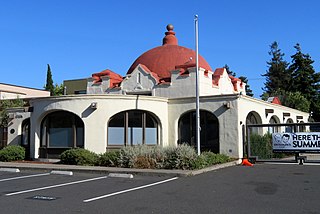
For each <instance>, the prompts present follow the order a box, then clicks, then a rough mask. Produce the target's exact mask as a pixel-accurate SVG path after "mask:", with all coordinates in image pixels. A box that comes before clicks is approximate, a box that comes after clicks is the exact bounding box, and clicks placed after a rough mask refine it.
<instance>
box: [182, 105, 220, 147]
mask: <svg viewBox="0 0 320 214" xmlns="http://www.w3.org/2000/svg"><path fill="white" fill-rule="evenodd" d="M200 127H201V131H200V146H201V148H200V150H201V151H212V152H214V153H219V149H220V147H219V121H218V119H217V118H216V116H215V115H213V114H212V113H210V112H207V111H200ZM178 143H179V144H188V145H190V146H193V147H194V148H197V143H196V112H195V111H192V112H189V113H186V114H184V115H182V116H181V118H180V119H179V140H178Z"/></svg>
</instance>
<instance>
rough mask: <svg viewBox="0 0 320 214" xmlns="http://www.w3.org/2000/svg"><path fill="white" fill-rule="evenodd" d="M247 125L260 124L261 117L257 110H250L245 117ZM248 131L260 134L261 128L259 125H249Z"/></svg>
mask: <svg viewBox="0 0 320 214" xmlns="http://www.w3.org/2000/svg"><path fill="white" fill-rule="evenodd" d="M246 124H247V125H255V124H261V118H260V116H259V114H258V113H257V112H250V113H249V114H248V115H247V118H246ZM249 130H250V133H256V134H260V133H261V132H262V131H261V130H262V129H261V128H260V127H249Z"/></svg>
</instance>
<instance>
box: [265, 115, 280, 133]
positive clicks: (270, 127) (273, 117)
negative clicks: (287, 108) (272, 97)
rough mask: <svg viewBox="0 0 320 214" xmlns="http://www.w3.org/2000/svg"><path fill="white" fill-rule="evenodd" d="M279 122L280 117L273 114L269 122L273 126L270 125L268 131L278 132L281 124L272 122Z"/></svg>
mask: <svg viewBox="0 0 320 214" xmlns="http://www.w3.org/2000/svg"><path fill="white" fill-rule="evenodd" d="M277 123H279V119H278V118H277V117H276V116H272V117H271V118H270V120H269V124H271V126H269V128H268V132H269V133H276V132H279V128H280V127H279V126H272V124H277Z"/></svg>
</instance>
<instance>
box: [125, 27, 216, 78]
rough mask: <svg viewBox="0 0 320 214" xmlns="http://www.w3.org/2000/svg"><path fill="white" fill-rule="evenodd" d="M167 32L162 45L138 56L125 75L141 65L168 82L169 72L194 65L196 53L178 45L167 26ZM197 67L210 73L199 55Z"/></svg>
mask: <svg viewBox="0 0 320 214" xmlns="http://www.w3.org/2000/svg"><path fill="white" fill-rule="evenodd" d="M167 30H168V32H166V33H165V34H166V36H165V37H164V38H163V45H162V46H159V47H156V48H153V49H151V50H149V51H147V52H145V53H143V54H142V55H141V56H139V57H138V58H137V59H136V60H135V61H134V63H133V64H132V65H131V67H130V68H129V70H128V72H127V74H130V73H132V72H133V70H134V69H135V68H136V67H137V66H138V65H139V64H143V65H145V66H146V67H147V68H148V69H149V70H150V71H151V72H153V73H156V74H157V75H158V76H159V78H160V79H163V80H169V79H170V78H171V72H170V71H172V70H176V69H177V67H179V66H182V65H186V64H189V65H191V64H194V65H195V62H196V52H195V51H194V50H191V49H189V48H185V47H182V46H179V45H178V41H177V38H176V37H175V33H174V32H173V31H172V30H173V26H172V25H168V26H167ZM199 66H200V67H201V68H204V69H206V70H210V71H212V69H211V67H210V65H209V64H208V63H207V62H206V60H205V59H204V58H203V57H201V56H200V55H199ZM193 67H194V66H193Z"/></svg>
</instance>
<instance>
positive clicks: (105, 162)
mask: <svg viewBox="0 0 320 214" xmlns="http://www.w3.org/2000/svg"><path fill="white" fill-rule="evenodd" d="M119 156H120V151H108V152H105V153H103V154H101V155H99V158H98V161H97V165H99V166H108V167H116V166H118V165H119Z"/></svg>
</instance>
